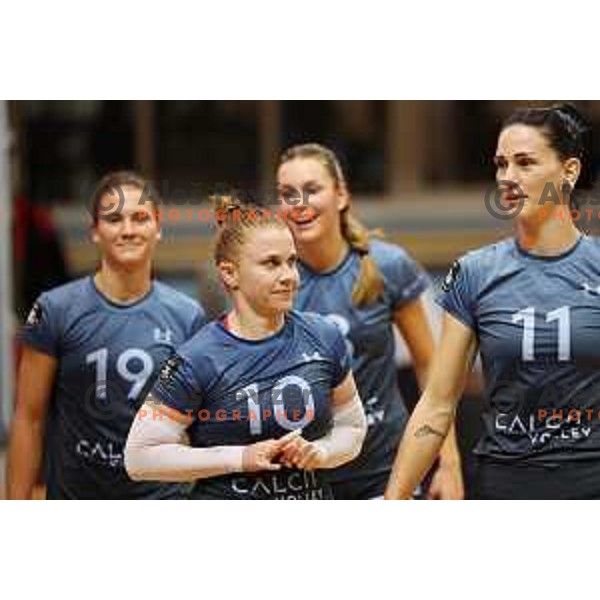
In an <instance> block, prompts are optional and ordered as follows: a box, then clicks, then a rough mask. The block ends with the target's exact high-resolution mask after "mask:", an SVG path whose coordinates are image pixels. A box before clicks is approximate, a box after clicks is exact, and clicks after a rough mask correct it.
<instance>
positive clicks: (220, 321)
mask: <svg viewBox="0 0 600 600" xmlns="http://www.w3.org/2000/svg"><path fill="white" fill-rule="evenodd" d="M224 316H225V315H221V316H220V317H219V318H218V319H217V320H216V321H215V324H216V326H217V327H218V329H219V331H221V332H223V333H224V334H226V335H227V336H229V337H230V338H232V339H234V340H235V341H236V342H244V343H245V344H251V345H257V344H263V343H264V342H269V341H271V340H274V339H276V338H278V337H279V336H282V335H284V333H285V332H286V331H287V329H288V327H289V324H290V314H289V313H288V314H287V315H285V321H284V323H283V327H282V328H281V329H280V330H279V331H276V332H275V333H273V334H271V335H268V336H267V337H264V338H260V339H257V340H251V339H248V338H243V337H240V336H239V335H236V334H235V333H233V332H232V331H230V330H229V329H227V327H225V325H224V323H223V317H224Z"/></svg>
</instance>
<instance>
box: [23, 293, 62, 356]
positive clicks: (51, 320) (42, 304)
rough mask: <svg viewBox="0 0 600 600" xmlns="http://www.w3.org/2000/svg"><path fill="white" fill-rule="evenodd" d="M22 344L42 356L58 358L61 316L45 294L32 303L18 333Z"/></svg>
mask: <svg viewBox="0 0 600 600" xmlns="http://www.w3.org/2000/svg"><path fill="white" fill-rule="evenodd" d="M19 339H20V341H21V342H22V343H23V344H26V345H27V346H31V347H32V348H35V349H36V350H39V351H40V352H43V353H44V354H49V355H50V356H55V357H58V356H60V351H61V341H62V336H61V314H60V310H59V309H58V308H57V307H56V306H54V305H53V303H52V302H51V301H50V299H49V298H48V295H47V294H42V295H40V296H39V297H38V299H37V300H36V301H35V302H34V303H33V306H32V307H31V310H30V311H29V315H28V317H27V321H26V322H25V324H24V325H23V327H22V328H21V330H20V332H19Z"/></svg>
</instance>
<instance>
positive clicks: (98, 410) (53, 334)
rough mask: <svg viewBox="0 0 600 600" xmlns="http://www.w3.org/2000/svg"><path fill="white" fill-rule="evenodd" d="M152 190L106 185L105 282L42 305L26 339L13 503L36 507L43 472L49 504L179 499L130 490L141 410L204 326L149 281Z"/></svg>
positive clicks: (195, 313)
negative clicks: (128, 450)
mask: <svg viewBox="0 0 600 600" xmlns="http://www.w3.org/2000/svg"><path fill="white" fill-rule="evenodd" d="M148 189H150V188H149V186H148V184H147V182H146V181H145V180H143V179H142V178H140V177H139V176H137V175H135V174H133V173H127V172H120V173H115V174H112V175H109V176H107V177H105V178H104V179H103V180H102V181H101V182H100V183H99V185H98V186H97V189H96V193H95V196H94V199H93V227H92V239H93V241H94V243H95V244H96V245H97V246H98V249H99V251H100V257H101V262H100V267H99V269H98V271H97V272H96V273H95V274H94V275H92V276H87V277H84V278H81V279H78V280H76V281H73V282H71V283H68V284H66V285H63V286H60V287H57V288H54V289H52V290H50V291H48V292H45V293H43V294H42V295H41V296H40V297H39V298H38V300H37V301H36V302H35V304H34V306H33V308H32V309H31V313H30V315H29V318H28V319H27V323H26V325H25V327H24V328H23V331H22V334H21V340H22V343H23V354H22V358H21V363H20V370H19V376H18V388H17V406H16V412H15V417H14V421H13V425H12V431H11V436H10V445H9V454H8V495H9V497H10V498H30V497H31V492H32V489H33V486H34V484H35V483H36V481H37V480H38V476H39V473H40V470H41V466H42V462H45V469H44V471H45V483H46V486H47V497H48V498H50V499H93V498H98V499H111V498H118V499H136V498H177V497H180V496H181V488H180V486H174V485H164V484H159V483H156V482H149V483H135V482H133V481H132V480H131V479H129V477H128V476H127V474H126V472H125V469H124V466H123V449H124V446H125V440H126V437H127V433H128V431H129V428H130V425H131V422H132V420H133V417H134V415H135V414H136V412H137V408H138V406H137V403H136V400H137V399H138V397H139V396H140V395H143V394H145V392H147V390H148V389H149V387H150V385H151V384H152V382H153V379H154V378H155V376H156V374H157V371H158V368H159V366H160V364H161V363H162V362H163V361H164V360H166V359H167V358H168V357H169V355H170V354H171V353H172V352H173V351H174V348H175V346H176V345H178V344H180V343H181V342H183V341H184V340H186V339H188V338H189V337H191V335H192V334H193V333H195V331H196V330H197V329H199V328H200V326H201V325H202V324H203V322H204V313H203V311H202V309H201V308H200V306H199V305H198V304H197V303H196V302H195V301H193V300H191V299H190V298H188V297H186V296H184V295H183V294H181V293H179V292H177V291H176V290H174V289H172V288H170V287H169V286H166V285H164V284H162V283H159V282H158V281H154V280H153V279H152V276H151V272H152V257H153V254H154V249H155V247H156V244H157V242H158V240H159V239H160V227H159V223H158V219H157V211H156V208H157V206H156V203H157V198H156V197H152V196H151V197H150V198H149V199H150V200H152V202H147V201H146V200H148V198H146V197H145V192H147V190H148ZM117 197H119V200H120V202H115V200H116V198H117ZM44 454H45V456H44ZM43 459H45V460H44V461H43Z"/></svg>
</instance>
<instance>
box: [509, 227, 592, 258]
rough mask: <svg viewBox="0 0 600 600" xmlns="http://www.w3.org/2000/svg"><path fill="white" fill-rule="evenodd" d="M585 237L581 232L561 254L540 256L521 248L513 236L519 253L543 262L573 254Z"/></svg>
mask: <svg viewBox="0 0 600 600" xmlns="http://www.w3.org/2000/svg"><path fill="white" fill-rule="evenodd" d="M585 237H587V236H586V235H585V234H583V233H582V234H581V235H580V236H579V238H578V240H577V241H576V242H575V243H574V244H573V245H572V246H571V247H570V248H569V249H568V250H567V251H566V252H563V253H562V254H555V255H552V256H542V255H540V254H532V253H531V252H527V250H525V249H523V248H521V246H519V242H518V241H517V238H514V242H515V248H516V249H517V252H518V253H519V254H520V255H521V256H524V257H525V258H529V259H531V260H540V261H543V262H555V261H558V260H563V259H565V258H567V257H569V256H571V254H573V253H574V252H575V251H576V250H577V248H579V246H580V245H581V241H582V240H583V239H584V238H585Z"/></svg>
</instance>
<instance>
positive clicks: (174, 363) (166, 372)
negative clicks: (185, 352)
mask: <svg viewBox="0 0 600 600" xmlns="http://www.w3.org/2000/svg"><path fill="white" fill-rule="evenodd" d="M182 364H183V358H182V357H181V356H179V354H175V355H174V356H171V358H169V359H168V360H167V361H166V362H165V363H164V364H163V366H162V367H161V369H160V375H159V379H160V381H161V382H162V383H164V384H166V385H168V384H170V383H172V382H173V381H174V379H175V373H176V372H177V371H178V370H179V368H180V367H181V365H182Z"/></svg>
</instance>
